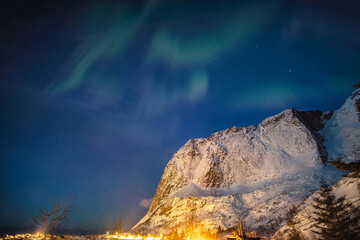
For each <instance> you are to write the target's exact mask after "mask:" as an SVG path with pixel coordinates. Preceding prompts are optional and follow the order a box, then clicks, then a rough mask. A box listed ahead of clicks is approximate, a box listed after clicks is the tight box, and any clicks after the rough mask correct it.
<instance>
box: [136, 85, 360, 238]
mask: <svg viewBox="0 0 360 240" xmlns="http://www.w3.org/2000/svg"><path fill="white" fill-rule="evenodd" d="M359 98H360V90H356V91H354V92H353V94H352V95H351V96H350V97H349V98H348V99H347V100H346V102H345V104H344V105H343V106H342V107H341V108H340V109H339V110H338V111H336V112H335V113H334V114H332V113H324V114H323V113H321V112H320V111H297V110H295V109H293V108H290V109H287V110H285V111H283V112H281V113H279V114H277V115H275V116H272V117H268V118H266V119H264V120H263V121H262V122H261V123H260V124H259V125H258V126H248V127H231V128H228V129H226V130H223V131H220V132H216V133H214V134H212V135H211V136H210V137H208V138H199V139H190V140H189V141H188V142H187V143H186V144H185V145H184V146H183V147H181V148H180V149H179V150H178V151H177V152H176V153H175V154H174V156H173V157H172V158H171V160H170V161H169V163H168V164H167V166H166V168H165V171H164V173H163V175H162V177H161V180H160V184H159V186H158V188H157V191H156V194H155V197H154V199H153V202H152V204H151V206H150V208H149V210H148V213H147V214H146V215H145V216H144V217H143V218H142V219H141V220H140V221H139V222H138V223H137V224H136V225H135V226H134V227H133V229H132V230H131V231H132V232H142V233H169V232H170V231H171V230H173V229H175V228H177V229H181V228H183V227H185V226H186V225H187V224H188V223H189V222H190V221H194V222H196V223H199V224H202V225H204V226H205V227H208V228H211V229H215V228H216V229H217V228H218V226H220V227H221V228H222V229H228V228H230V227H233V226H235V225H236V224H237V222H238V221H239V218H242V219H243V220H244V221H245V223H246V224H247V225H248V226H250V227H251V228H252V229H256V228H257V227H260V226H263V227H265V228H270V227H271V225H272V226H275V225H276V224H277V223H279V222H280V221H281V217H282V216H283V215H284V213H285V212H286V210H287V209H288V208H289V206H291V205H292V204H294V205H298V204H300V203H301V202H303V201H304V199H305V198H306V197H308V196H309V195H310V194H311V193H313V192H315V191H316V190H318V189H319V188H320V179H324V180H325V181H327V182H328V183H331V184H333V183H335V182H337V181H339V180H340V179H341V175H342V174H343V172H341V171H339V170H337V169H336V168H335V167H333V166H332V165H329V164H326V161H327V158H328V153H329V154H330V155H329V157H330V158H331V159H337V158H338V157H339V156H340V157H341V158H342V159H343V160H344V161H353V160H355V159H359V156H360V138H359V136H360V123H359V118H358V115H357V114H358V112H357V110H356V108H355V101H356V100H357V99H359Z"/></svg>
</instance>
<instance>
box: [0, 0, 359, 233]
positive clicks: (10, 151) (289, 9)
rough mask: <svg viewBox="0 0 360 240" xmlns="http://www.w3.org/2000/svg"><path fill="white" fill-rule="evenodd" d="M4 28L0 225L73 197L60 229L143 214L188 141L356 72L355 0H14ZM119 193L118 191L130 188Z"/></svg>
mask: <svg viewBox="0 0 360 240" xmlns="http://www.w3.org/2000/svg"><path fill="white" fill-rule="evenodd" d="M0 11H1V14H0V18H1V22H2V23H3V24H2V26H1V28H0V30H1V31H0V35H1V38H0V43H1V44H0V51H1V53H2V54H1V57H0V59H1V65H0V76H1V81H0V89H1V94H0V106H1V110H2V113H1V118H0V123H1V125H0V126H1V127H0V132H1V135H0V139H1V141H0V149H1V150H0V159H1V162H0V177H1V181H0V187H1V189H2V191H3V195H4V197H2V198H0V213H1V214H0V231H4V230H2V229H5V228H6V229H8V228H9V227H14V228H18V227H24V226H25V227H27V226H28V225H29V224H30V219H31V216H33V215H34V214H35V213H36V211H37V208H38V207H42V206H44V204H46V199H47V196H48V195H49V194H52V195H54V197H66V196H70V195H71V193H75V194H76V195H77V196H78V197H77V200H76V202H75V205H74V212H73V213H72V215H71V217H70V219H69V222H68V224H67V225H65V226H64V227H65V228H67V229H80V230H79V231H80V232H86V231H87V230H89V229H90V230H92V231H94V232H96V231H97V230H98V229H99V228H100V226H104V228H107V227H109V226H111V224H112V222H113V221H114V220H115V219H117V218H118V217H119V215H122V216H123V219H124V220H126V226H127V227H130V226H132V225H133V224H135V223H136V221H137V220H138V219H139V218H141V217H142V216H143V215H144V213H145V212H146V206H148V205H149V202H150V199H151V198H152V197H153V195H154V193H155V190H156V187H157V184H158V182H159V180H160V177H161V174H162V171H163V169H164V167H165V165H166V163H167V161H168V160H169V159H170V158H171V156H172V154H173V153H174V152H175V151H176V150H177V149H179V148H180V147H181V146H182V145H183V144H184V143H185V142H186V141H187V140H188V139H189V138H196V137H207V136H209V135H210V134H211V133H213V132H215V131H219V130H222V129H225V128H227V127H230V126H234V125H236V126H243V125H251V124H252V125H256V124H258V123H259V122H260V121H261V120H262V119H263V118H265V117H267V116H270V115H273V114H276V113H278V112H280V111H282V110H284V109H285V108H288V107H295V108H296V109H301V110H306V109H320V110H322V111H327V110H333V109H336V108H338V107H339V106H340V105H341V104H342V103H343V100H344V99H345V98H346V97H347V96H348V95H349V93H350V92H351V91H352V85H353V84H355V83H357V82H359V81H360V80H359V79H360V67H359V66H360V31H359V30H358V29H360V18H359V14H358V13H359V11H360V6H359V3H358V1H355V0H350V1H346V2H344V1H340V0H334V1H323V0H319V1H310V0H305V1H300V0H299V1H297V0H295V1H285V0H283V1H282V0H278V1H270V0H264V1H260V0H256V1H202V0H199V1H196V0H195V1H194V0H192V1H190V0H189V1H187V0H181V1H180V0H179V1H177V0H172V1H161V0H151V1H145V0H137V1H130V0H125V1H96V0H90V1H85V0H80V1H45V0H40V1H15V2H10V1H8V2H7V3H3V5H2V8H1V10H0ZM125 193H126V194H125Z"/></svg>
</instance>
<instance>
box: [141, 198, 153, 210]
mask: <svg viewBox="0 0 360 240" xmlns="http://www.w3.org/2000/svg"><path fill="white" fill-rule="evenodd" d="M152 200H153V199H152V198H144V199H141V200H140V203H139V206H142V207H144V208H148V207H150V205H151V202H152Z"/></svg>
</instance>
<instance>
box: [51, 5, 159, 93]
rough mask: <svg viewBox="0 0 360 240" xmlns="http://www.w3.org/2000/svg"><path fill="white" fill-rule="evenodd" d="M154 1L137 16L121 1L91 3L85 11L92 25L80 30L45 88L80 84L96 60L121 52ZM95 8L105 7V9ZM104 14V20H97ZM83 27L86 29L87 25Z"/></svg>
mask: <svg viewBox="0 0 360 240" xmlns="http://www.w3.org/2000/svg"><path fill="white" fill-rule="evenodd" d="M156 5H157V1H156V0H152V1H149V2H148V3H147V5H145V7H144V8H143V9H142V11H141V12H140V14H138V15H137V16H132V15H133V14H131V12H129V7H128V6H126V5H122V4H119V6H117V7H114V6H112V5H111V6H107V5H106V4H104V6H96V7H94V9H93V11H90V13H87V14H89V15H90V19H91V20H94V19H95V20H94V23H93V25H94V27H91V31H89V32H87V33H85V34H84V36H83V39H82V41H81V42H80V44H79V46H78V47H77V48H76V49H75V51H74V53H73V54H72V56H71V57H70V58H69V61H68V62H67V63H66V64H65V66H64V68H63V70H62V72H61V73H60V74H59V75H58V76H57V78H56V79H55V80H54V81H53V82H52V83H51V84H50V85H49V86H48V87H47V89H48V90H50V91H51V92H53V93H63V92H68V91H71V90H74V89H76V88H78V87H80V86H81V85H82V84H83V83H84V80H85V79H86V78H87V76H88V74H89V72H90V70H91V68H92V67H93V65H94V64H95V63H96V62H97V61H98V60H101V59H104V58H108V59H111V58H112V57H116V56H118V55H120V54H121V53H122V51H123V50H124V49H125V48H126V46H128V45H129V44H130V43H131V40H132V38H133V36H134V35H135V34H136V32H137V31H138V30H139V27H140V26H141V24H143V22H144V20H145V19H146V18H147V17H148V16H149V15H150V14H151V12H152V11H153V9H154V8H155V7H156ZM99 9H106V12H102V11H100V10H99ZM104 16H106V17H105V18H106V20H104V21H103V22H100V23H97V21H99V20H98V19H103V18H104ZM90 22H91V21H90ZM108 25H109V26H108ZM83 28H84V29H87V26H86V25H85V26H83ZM103 29H105V30H103Z"/></svg>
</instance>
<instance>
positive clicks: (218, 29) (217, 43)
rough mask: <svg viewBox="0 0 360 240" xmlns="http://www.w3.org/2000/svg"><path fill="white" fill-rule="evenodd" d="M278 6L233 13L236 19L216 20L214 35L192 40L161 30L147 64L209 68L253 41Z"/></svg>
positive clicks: (256, 7)
mask: <svg viewBox="0 0 360 240" xmlns="http://www.w3.org/2000/svg"><path fill="white" fill-rule="evenodd" d="M275 6H276V4H274V3H267V4H253V5H251V6H246V7H242V8H239V9H237V10H236V11H235V12H231V13H230V15H233V17H232V19H229V20H227V21H221V19H228V18H227V17H225V16H222V17H219V16H215V18H216V19H217V20H218V21H217V23H216V24H214V26H212V27H211V31H207V32H205V33H202V34H199V35H194V36H192V37H191V38H190V39H189V38H188V37H186V36H181V35H179V34H177V33H176V32H172V31H171V30H169V29H172V28H171V26H167V27H164V28H163V29H159V30H158V32H157V33H156V34H155V35H154V37H153V39H152V42H151V45H150V50H149V52H148V56H147V62H148V63H151V62H154V63H156V62H163V63H166V64H168V65H169V66H175V67H182V66H193V65H206V64H207V63H209V62H211V61H212V60H213V59H215V58H217V57H220V56H221V55H222V54H224V53H227V52H229V51H230V50H232V49H234V48H236V47H239V46H243V45H244V44H245V43H246V42H248V41H250V40H251V39H252V38H253V37H254V36H255V35H256V34H257V33H259V32H260V31H261V30H262V29H263V28H264V26H265V25H266V23H267V22H268V21H269V19H270V17H271V16H272V14H273V12H274V10H275ZM234 13H235V14H234ZM223 15H229V13H228V12H226V13H223ZM191 20H194V19H191ZM194 22H196V21H195V20H194Z"/></svg>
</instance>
